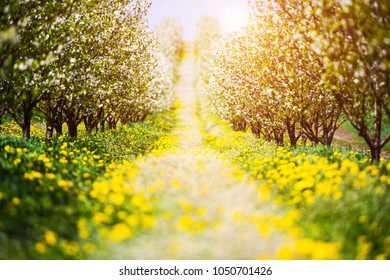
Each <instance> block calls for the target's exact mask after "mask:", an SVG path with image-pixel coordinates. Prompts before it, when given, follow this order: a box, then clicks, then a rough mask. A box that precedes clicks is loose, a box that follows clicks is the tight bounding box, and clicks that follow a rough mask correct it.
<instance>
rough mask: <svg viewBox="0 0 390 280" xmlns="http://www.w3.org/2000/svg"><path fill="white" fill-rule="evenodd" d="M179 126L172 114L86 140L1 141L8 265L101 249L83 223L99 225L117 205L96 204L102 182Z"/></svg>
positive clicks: (3, 255) (1, 227)
mask: <svg viewBox="0 0 390 280" xmlns="http://www.w3.org/2000/svg"><path fill="white" fill-rule="evenodd" d="M175 122H176V120H175V112H174V110H172V111H169V112H167V111H166V112H161V113H156V114H154V115H151V116H150V117H149V118H148V119H147V120H146V121H145V123H135V124H131V125H129V126H122V127H119V128H118V129H116V130H114V131H107V132H104V133H99V134H97V135H96V136H92V135H82V136H81V137H79V138H78V139H73V138H66V137H59V138H56V139H53V140H52V141H50V142H45V141H44V139H43V138H42V137H41V138H37V137H36V138H32V139H30V141H25V140H22V139H18V138H14V137H10V136H4V135H1V136H0V212H1V218H0V246H1V248H2V250H1V252H0V259H39V258H44V259H68V258H71V259H74V258H76V259H77V258H85V257H86V255H87V254H88V253H89V252H90V249H91V248H93V247H94V248H96V247H97V246H99V244H100V242H99V237H98V236H99V235H98V234H97V228H96V227H94V226H93V225H88V227H89V232H90V233H89V234H88V236H87V238H85V236H84V235H85V233H82V231H80V223H82V224H83V225H84V222H80V221H84V220H85V221H91V219H92V217H93V215H94V214H95V212H96V211H97V209H100V208H102V207H103V209H104V207H105V206H107V205H108V204H109V203H106V204H104V205H103V203H101V202H99V201H98V200H97V199H96V198H94V197H91V195H90V192H91V189H92V188H93V186H94V182H95V181H96V180H97V179H98V178H99V177H100V176H101V175H102V174H103V173H104V172H106V171H107V170H109V168H111V166H112V165H113V164H114V163H115V162H118V163H121V162H123V161H125V160H131V159H132V158H135V157H137V156H139V155H143V154H145V153H147V152H148V151H149V150H150V149H151V147H152V146H153V144H154V143H156V142H157V141H158V140H159V139H160V138H161V137H163V136H165V135H166V134H167V133H168V132H169V131H171V129H172V128H173V126H174V124H175ZM129 195H131V193H129V194H128V196H129ZM128 205H129V207H132V206H131V205H130V204H128ZM127 210H129V209H127ZM118 211H119V210H118ZM129 211H130V210H129ZM130 212H131V211H130ZM115 222H116V220H115V219H113V220H112V221H111V222H109V223H107V224H106V226H110V225H111V226H112V225H114V224H115ZM88 224H89V223H88ZM83 236H84V237H83ZM83 246H84V247H83Z"/></svg>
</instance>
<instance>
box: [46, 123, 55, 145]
mask: <svg viewBox="0 0 390 280" xmlns="http://www.w3.org/2000/svg"><path fill="white" fill-rule="evenodd" d="M53 132H54V122H53V120H51V119H50V118H48V119H47V120H46V142H50V141H51V140H52V139H53Z"/></svg>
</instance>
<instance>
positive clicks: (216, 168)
mask: <svg viewBox="0 0 390 280" xmlns="http://www.w3.org/2000/svg"><path fill="white" fill-rule="evenodd" d="M180 73H181V80H180V82H179V83H178V84H177V86H176V92H177V96H178V98H179V99H180V101H181V104H182V108H181V109H180V110H179V112H178V117H179V125H178V127H177V129H176V130H175V131H174V134H175V135H177V136H178V143H177V145H176V146H175V148H174V149H172V150H170V151H166V152H165V153H163V154H162V155H159V156H156V155H150V156H148V157H145V158H143V159H140V160H138V161H136V165H137V167H138V169H139V171H140V172H139V174H140V175H138V177H137V178H135V180H136V181H137V182H138V183H137V184H138V187H139V188H148V187H152V188H155V189H156V191H157V194H158V195H157V196H158V202H157V205H158V207H159V209H158V213H159V214H158V215H157V217H156V226H155V227H154V228H152V229H151V230H149V231H148V232H147V233H146V234H144V235H142V236H140V237H137V238H134V239H132V240H131V241H129V242H128V243H127V244H124V245H123V244H121V245H120V246H113V250H112V251H111V252H110V253H109V254H110V255H109V256H107V257H108V258H110V259H113V258H114V259H254V258H258V257H261V256H263V255H268V254H272V253H274V251H275V249H276V247H277V246H276V245H277V243H278V238H280V237H278V236H277V235H272V236H269V237H265V236H264V235H262V234H260V232H261V230H259V227H256V225H255V223H253V222H247V220H248V219H246V218H244V217H256V213H259V212H261V211H263V210H264V211H266V209H267V208H269V207H270V206H269V205H262V207H260V206H259V205H261V203H260V202H259V201H258V197H257V196H258V194H257V193H258V192H256V190H255V186H254V184H253V183H252V182H251V181H250V180H249V179H248V178H246V177H245V175H244V174H243V173H242V172H241V171H240V170H238V169H237V168H235V167H233V166H232V165H231V164H229V163H228V162H226V161H224V160H223V159H222V158H221V155H220V154H218V153H217V152H215V151H212V150H209V149H206V148H204V147H203V146H202V135H201V133H200V131H199V128H198V125H199V121H200V120H198V119H197V117H196V92H195V90H194V84H195V77H196V76H195V75H196V72H195V67H194V59H193V57H187V58H186V59H185V61H183V63H182V66H181V68H180Z"/></svg>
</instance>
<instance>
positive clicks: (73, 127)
mask: <svg viewBox="0 0 390 280" xmlns="http://www.w3.org/2000/svg"><path fill="white" fill-rule="evenodd" d="M66 124H67V125H68V136H69V137H70V138H77V123H76V122H75V121H74V120H68V121H67V122H66Z"/></svg>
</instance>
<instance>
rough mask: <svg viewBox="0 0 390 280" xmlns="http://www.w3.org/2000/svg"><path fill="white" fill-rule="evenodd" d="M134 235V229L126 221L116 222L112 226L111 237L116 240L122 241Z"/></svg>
mask: <svg viewBox="0 0 390 280" xmlns="http://www.w3.org/2000/svg"><path fill="white" fill-rule="evenodd" d="M132 236H133V233H132V231H131V230H130V228H129V227H128V226H127V225H126V224H124V223H119V224H115V225H114V226H113V227H112V230H111V239H112V241H114V242H121V241H123V240H125V239H129V238H131V237H132Z"/></svg>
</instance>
